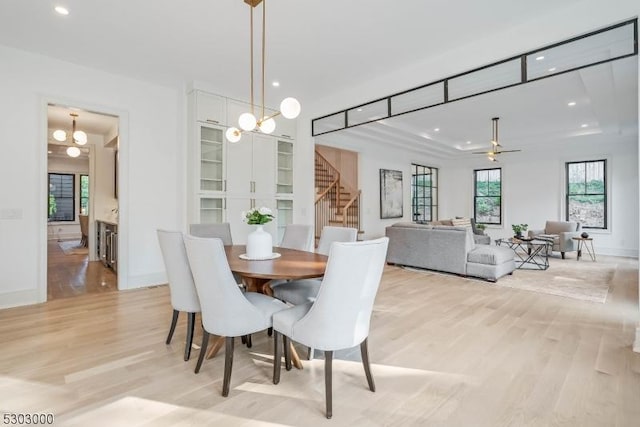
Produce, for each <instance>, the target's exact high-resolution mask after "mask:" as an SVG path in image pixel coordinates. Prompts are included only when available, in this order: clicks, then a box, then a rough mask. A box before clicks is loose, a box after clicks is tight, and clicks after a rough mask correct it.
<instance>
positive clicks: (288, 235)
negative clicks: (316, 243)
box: [280, 224, 313, 252]
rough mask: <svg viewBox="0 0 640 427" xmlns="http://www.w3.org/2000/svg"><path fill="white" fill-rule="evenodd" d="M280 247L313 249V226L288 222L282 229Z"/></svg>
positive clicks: (299, 249)
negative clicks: (282, 234)
mask: <svg viewBox="0 0 640 427" xmlns="http://www.w3.org/2000/svg"><path fill="white" fill-rule="evenodd" d="M280 247H281V248H287V249H296V250H298V251H308V252H310V251H313V227H311V226H310V225H303V224H288V225H287V226H286V227H285V229H284V236H283V237H282V242H281V243H280Z"/></svg>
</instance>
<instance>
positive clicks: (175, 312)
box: [166, 310, 180, 345]
mask: <svg viewBox="0 0 640 427" xmlns="http://www.w3.org/2000/svg"><path fill="white" fill-rule="evenodd" d="M179 314H180V312H179V311H178V310H173V317H172V318H171V327H170V328H169V335H168V336H167V342H166V344H167V345H169V344H171V338H173V332H174V331H175V330H176V324H177V323H178V315H179Z"/></svg>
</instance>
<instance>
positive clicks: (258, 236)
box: [247, 225, 273, 259]
mask: <svg viewBox="0 0 640 427" xmlns="http://www.w3.org/2000/svg"><path fill="white" fill-rule="evenodd" d="M272 253H273V239H272V238H271V234H270V233H268V232H266V231H264V229H263V228H262V225H258V226H257V227H256V229H255V231H253V232H252V233H251V234H249V236H248V238H247V257H248V258H252V259H261V258H262V259H264V258H269V257H271V254H272Z"/></svg>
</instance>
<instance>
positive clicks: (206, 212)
mask: <svg viewBox="0 0 640 427" xmlns="http://www.w3.org/2000/svg"><path fill="white" fill-rule="evenodd" d="M223 218H224V199H223V198H222V197H204V196H203V197H200V223H201V224H218V223H221V222H223Z"/></svg>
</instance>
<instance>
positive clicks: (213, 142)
mask: <svg viewBox="0 0 640 427" xmlns="http://www.w3.org/2000/svg"><path fill="white" fill-rule="evenodd" d="M200 142H202V143H203V144H211V145H222V141H217V140H215V139H206V138H200Z"/></svg>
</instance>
